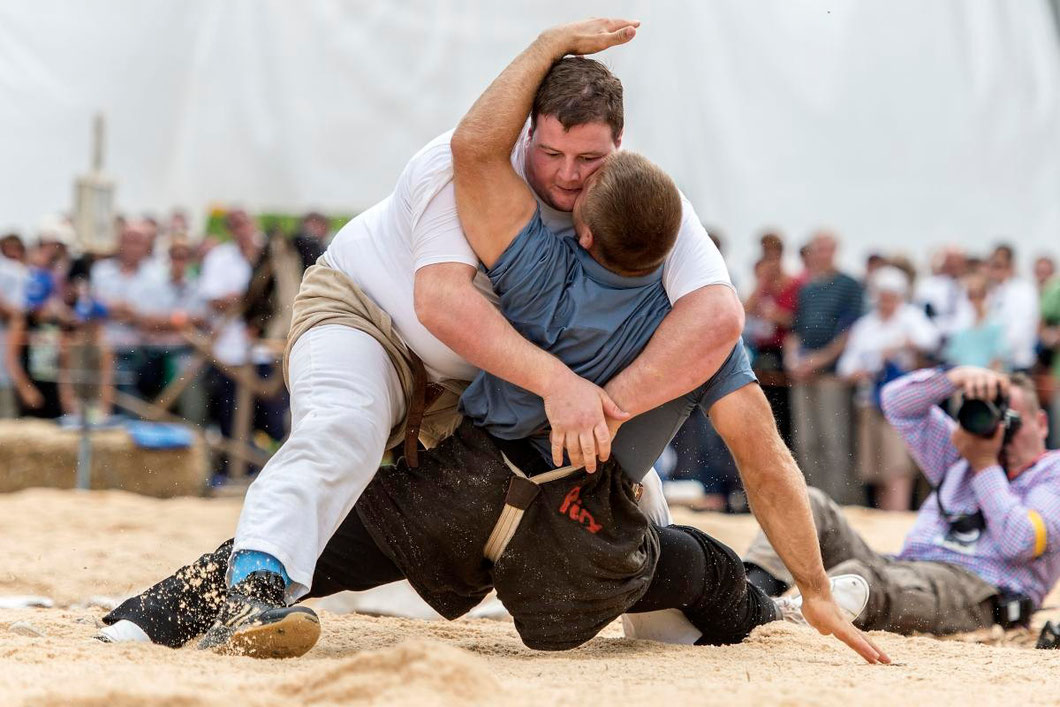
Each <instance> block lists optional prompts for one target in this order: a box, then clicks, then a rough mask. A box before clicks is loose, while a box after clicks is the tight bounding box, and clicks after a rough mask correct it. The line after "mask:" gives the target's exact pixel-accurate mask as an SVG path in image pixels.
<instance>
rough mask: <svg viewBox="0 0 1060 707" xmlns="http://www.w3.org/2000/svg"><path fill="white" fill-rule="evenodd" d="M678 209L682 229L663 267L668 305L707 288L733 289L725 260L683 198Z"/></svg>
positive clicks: (690, 205)
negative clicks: (712, 286) (717, 286)
mask: <svg viewBox="0 0 1060 707" xmlns="http://www.w3.org/2000/svg"><path fill="white" fill-rule="evenodd" d="M681 208H682V215H681V230H680V231H678V233H677V242H676V243H675V244H674V248H673V250H671V251H670V255H669V256H667V258H666V262H665V263H664V264H663V286H664V287H665V288H666V295H667V296H668V297H669V298H670V303H671V304H673V303H674V302H676V301H677V300H679V299H681V298H682V297H684V296H685V295H687V294H688V293H690V292H694V291H695V290H698V289H699V288H701V287H706V286H707V285H726V286H727V287H732V280H731V279H730V278H729V271H728V269H727V268H726V267H725V260H724V258H722V257H721V253H720V252H719V251H718V247H717V246H715V245H714V241H712V240H710V236H709V235H707V229H705V228H703V224H702V223H700V222H699V216H698V215H697V214H696V211H695V209H694V208H692V204H691V203H689V201H688V199H686V198H685V197H684V195H682V196H681Z"/></svg>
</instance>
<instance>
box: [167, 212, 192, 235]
mask: <svg viewBox="0 0 1060 707" xmlns="http://www.w3.org/2000/svg"><path fill="white" fill-rule="evenodd" d="M190 225H191V224H190V222H189V221H188V214H187V212H186V211H184V210H183V209H173V210H172V211H171V212H170V213H169V223H167V224H166V233H168V234H170V235H183V236H187V235H189V234H190Z"/></svg>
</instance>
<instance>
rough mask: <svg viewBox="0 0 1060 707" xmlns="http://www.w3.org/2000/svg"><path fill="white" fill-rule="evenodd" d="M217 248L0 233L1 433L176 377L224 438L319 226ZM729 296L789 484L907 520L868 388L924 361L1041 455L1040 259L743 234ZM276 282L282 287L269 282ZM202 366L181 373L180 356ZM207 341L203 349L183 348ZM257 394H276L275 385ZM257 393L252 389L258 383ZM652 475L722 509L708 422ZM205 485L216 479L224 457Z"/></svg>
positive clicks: (131, 236)
mask: <svg viewBox="0 0 1060 707" xmlns="http://www.w3.org/2000/svg"><path fill="white" fill-rule="evenodd" d="M224 224H225V231H226V236H227V237H226V238H224V239H218V238H215V237H213V236H207V237H204V238H195V237H194V235H195V234H192V233H189V223H188V219H187V217H186V216H185V215H184V214H183V213H182V212H180V211H174V212H173V213H172V214H171V215H170V217H169V218H168V219H166V220H165V221H163V222H159V221H158V220H156V219H154V218H150V217H143V218H138V219H124V218H120V217H119V218H118V219H117V221H116V224H115V229H116V233H117V234H118V235H117V245H116V248H115V249H114V252H113V253H103V254H97V253H80V252H78V251H77V248H76V245H75V243H76V239H75V234H74V231H73V228H72V226H71V225H70V223H69V222H68V221H66V220H64V219H61V218H48V219H45V220H43V221H42V222H41V224H40V225H39V227H38V228H37V230H36V233H35V234H34V236H35V237H34V238H33V239H31V240H28V241H27V240H24V239H23V238H21V237H20V236H19V235H18V234H15V233H10V234H8V235H5V236H3V237H2V238H0V256H2V257H0V418H10V417H18V416H28V417H42V418H60V417H62V416H64V415H70V416H75V417H76V416H78V415H87V416H90V417H91V418H92V419H94V420H96V421H100V420H106V419H107V418H108V417H109V416H110V415H111V414H112V413H114V412H124V413H126V414H129V413H133V412H135V410H131V409H130V402H129V401H130V396H131V397H132V398H136V399H138V400H141V401H154V400H156V399H157V398H158V396H159V395H160V394H161V393H162V391H163V390H165V389H166V387H167V386H168V385H169V384H171V383H173V382H174V381H175V380H179V379H182V378H188V377H191V378H193V380H192V381H190V384H189V385H186V386H183V391H182V392H181V394H180V395H179V397H178V398H177V399H176V401H175V404H176V412H177V413H179V415H180V416H181V417H183V418H185V419H187V420H189V421H191V422H193V423H196V424H199V425H203V426H206V427H207V428H208V429H211V428H212V429H214V430H216V431H217V432H218V433H219V434H220V435H222V436H224V437H232V435H233V432H234V430H233V425H234V421H235V417H236V415H235V407H236V404H237V399H238V398H239V393H238V386H237V379H238V378H239V373H240V372H246V371H252V372H253V374H254V375H255V376H256V377H257V379H258V380H261V381H268V380H270V379H273V378H275V377H276V376H278V375H279V367H278V363H277V361H278V360H279V358H278V354H279V353H280V352H282V342H283V339H284V338H285V336H286V328H287V323H288V322H287V321H286V319H285V317H284V312H285V306H284V304H285V302H286V303H287V304H289V302H290V300H291V299H292V298H293V295H294V292H295V291H296V289H295V288H296V287H297V276H298V275H300V273H301V271H302V270H304V269H305V267H308V265H310V264H312V263H313V262H315V261H316V259H317V258H318V257H319V256H320V255H321V253H323V251H324V249H325V247H326V245H327V242H328V239H329V236H330V233H329V225H330V224H329V220H328V219H327V218H326V217H324V216H323V215H321V214H319V213H310V214H307V215H306V216H305V217H304V218H303V219H302V220H301V223H300V225H299V227H298V229H297V231H296V232H295V233H290V234H288V233H281V232H273V233H269V234H265V233H263V232H262V230H261V228H260V226H259V224H258V223H257V222H256V220H255V219H254V218H252V217H251V216H250V215H248V214H247V213H246V212H245V211H242V210H239V209H235V210H232V211H229V212H228V213H227V214H226V215H225V218H224ZM760 246H761V251H760V254H759V256H758V258H757V261H756V262H755V264H754V271H753V273H754V279H753V284H752V285H751V286H750V287H748V288H747V297H746V299H745V301H744V305H745V309H746V314H747V318H746V322H747V324H746V329H745V332H744V343H745V345H746V346H747V348H748V351H749V353H750V354H751V358H752V362H753V367H754V370H755V373H756V374H757V376H758V379H759V381H760V383H761V384H762V387H763V390H764V391H765V393H766V396H767V398H768V399H769V402H770V405H771V406H772V408H773V412H774V415H775V417H776V421H777V425H778V427H779V428H780V432H781V435H782V436H783V438H784V439H785V441H786V442H787V443H788V444H789V446H790V447H791V448H792V450H793V451H794V452H795V455H796V458H797V460H798V462H799V464H800V466H801V468H802V469H803V471H804V473H805V475H806V479H807V482H808V483H809V484H810V485H812V486H816V487H818V488H820V489H822V490H823V491H824V492H825V493H826V494H828V496H830V497H831V498H833V499H835V500H836V501H838V502H840V503H844V504H862V503H863V504H868V505H874V506H877V507H880V508H884V509H891V510H905V509H909V508H910V507H912V504H913V502H914V500H915V499H916V498H917V497H918V494H920V495H922V492H923V489H922V488H921V489H918V488H917V480H918V479H919V478H920V477H919V474H918V469H917V468H916V465H915V464H914V462H913V459H912V458H911V456H910V455H909V453H908V451H907V450H906V448H905V446H904V445H903V443H902V440H901V439H900V438H899V436H898V435H897V433H896V432H895V430H894V429H893V428H892V427H891V426H890V425H889V423H888V422H887V421H886V420H885V419H884V417H883V414H882V413H881V410H880V389H881V387H882V386H883V385H884V384H886V383H887V382H889V381H891V380H893V379H895V378H897V377H899V376H901V375H902V374H904V373H907V372H909V371H912V370H914V369H916V368H920V367H923V366H928V365H940V364H944V365H955V366H956V365H975V366H982V367H988V368H992V369H994V370H997V371H1004V372H1017V371H1019V372H1025V373H1028V374H1030V375H1031V376H1032V377H1033V380H1034V381H1035V382H1036V384H1037V387H1038V394H1039V397H1040V399H1041V400H1042V401H1043V402H1044V403H1045V404H1046V406H1047V407H1048V408H1050V409H1049V415H1050V425H1051V432H1050V446H1052V447H1055V446H1057V444H1058V443H1060V353H1058V349H1060V277H1058V276H1057V274H1056V263H1055V261H1054V259H1053V258H1052V257H1050V256H1047V255H1042V256H1040V257H1038V258H1037V259H1036V260H1035V261H1034V266H1033V272H1032V273H1031V274H1030V275H1031V276H1030V277H1024V276H1022V275H1021V273H1020V272H1019V271H1018V268H1017V266H1016V253H1015V252H1014V249H1013V248H1012V247H1011V246H1009V245H1005V244H1001V245H998V246H996V247H995V248H994V249H993V250H992V251H991V252H990V253H989V255H987V256H986V257H978V256H976V255H972V254H968V253H966V252H964V251H963V250H962V249H960V248H957V247H947V248H944V249H942V250H940V251H939V252H937V253H935V254H934V257H933V259H932V261H931V266H930V270H929V271H928V272H924V273H918V272H917V271H916V269H915V267H914V266H913V264H912V262H911V261H910V260H909V259H908V258H905V257H903V256H899V255H890V256H888V255H885V254H882V253H877V254H873V255H870V256H869V257H868V258H867V260H866V263H865V268H864V272H863V273H859V274H857V275H855V274H852V273H845V272H843V271H842V270H841V269H840V268H839V267H838V266H837V257H836V256H837V250H838V248H839V241H838V238H837V237H836V236H835V235H834V234H832V233H829V232H824V231H822V232H818V233H816V234H814V235H813V237H812V238H811V239H810V240H809V241H808V242H807V243H806V244H805V245H804V246H803V247H802V248H801V249H800V250H799V253H798V255H799V259H800V261H801V268H800V269H799V271H797V272H790V271H789V270H788V268H787V263H786V261H785V243H784V240H783V238H782V237H781V236H780V235H779V234H777V233H774V232H768V233H765V234H764V235H762V237H761V239H760ZM285 270H286V271H293V272H295V280H294V281H293V283H292V282H291V281H290V277H288V278H287V281H286V283H285V281H284V277H282V272H284V271H285ZM196 340H197V341H199V344H200V345H199V350H201V349H203V348H204V347H205V348H206V349H207V351H208V354H209V355H208V356H206V365H201V366H200V365H197V364H196V352H197V349H196V347H195V346H194V345H193V344H194V342H195V341H196ZM202 342H206V343H202ZM274 382H275V381H274ZM266 387H267V386H266ZM251 400H252V402H253V411H252V420H251V430H252V431H253V432H254V436H255V439H256V440H257V443H258V446H260V447H263V448H265V449H266V450H268V449H269V448H271V447H274V446H275V445H276V444H277V443H278V442H279V441H281V440H282V439H283V437H284V436H285V435H286V432H287V424H288V422H287V417H288V416H287V406H288V401H287V398H286V394H285V392H284V391H283V388H282V386H280V385H273V386H272V387H271V389H269V392H268V394H260V391H259V394H258V395H257V396H256V397H252V398H251ZM673 450H674V452H675V454H674V455H672V458H671V459H670V461H669V463H666V462H665V460H664V465H665V466H669V467H671V473H670V476H671V478H676V479H685V480H696V481H698V482H700V483H701V484H702V486H703V487H704V489H705V490H706V492H707V495H706V496H705V497H704V501H703V504H704V507H706V508H711V509H723V508H726V507H728V508H730V509H732V508H737V509H738V508H740V505H741V504H740V503H739V502H738V501H736V502H734V499H738V497H739V481H738V476H737V471H736V468H735V465H734V464H733V463H732V460H731V457H729V456H728V454H727V451H726V450H725V448H724V444H723V443H721V441H720V439H719V438H718V437H717V434H716V433H715V432H714V431H713V429H712V427H711V426H710V422H709V420H707V419H706V418H705V417H704V416H702V415H697V416H695V417H693V418H692V419H691V420H690V421H689V423H688V424H687V425H686V426H685V428H684V429H682V430H681V432H679V434H678V436H677V438H676V439H675V442H674V445H673ZM215 472H216V474H217V476H216V480H218V481H223V480H224V479H225V476H226V474H227V473H228V462H227V459H226V457H225V455H223V454H222V455H219V456H218V458H217V462H216V465H215Z"/></svg>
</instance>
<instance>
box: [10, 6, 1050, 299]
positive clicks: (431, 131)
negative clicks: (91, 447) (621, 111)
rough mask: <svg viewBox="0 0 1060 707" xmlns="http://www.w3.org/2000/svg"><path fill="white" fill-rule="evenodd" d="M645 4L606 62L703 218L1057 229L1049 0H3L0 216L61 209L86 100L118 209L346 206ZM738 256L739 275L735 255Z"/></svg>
mask: <svg viewBox="0 0 1060 707" xmlns="http://www.w3.org/2000/svg"><path fill="white" fill-rule="evenodd" d="M591 14H598V15H600V14H612V15H615V14H626V15H628V16H634V17H637V18H639V19H641V20H642V21H643V23H644V24H643V27H642V30H641V33H640V35H639V36H638V37H637V39H636V40H635V41H634V42H633V43H632V44H630V45H628V46H625V47H620V48H617V49H614V50H611V51H610V52H608V53H607V54H606V55H604V57H603V58H604V60H605V61H606V62H607V63H608V64H609V65H610V66H612V68H613V69H614V70H615V72H616V73H617V74H618V75H619V76H620V77H621V78H622V80H623V82H624V83H625V87H626V111H627V125H628V128H627V145H628V146H630V147H633V148H634V149H638V150H640V151H642V152H644V153H645V154H647V155H648V156H649V157H651V158H652V159H654V160H655V161H657V162H658V163H660V164H661V165H662V166H663V167H665V168H666V169H668V170H669V171H670V172H671V174H673V175H674V177H675V178H676V180H677V182H678V183H679V185H680V186H681V187H682V189H683V190H684V191H685V192H686V193H687V194H688V196H689V197H690V198H691V199H692V201H693V203H694V204H695V205H696V207H697V209H698V211H699V213H700V215H701V217H702V218H703V219H704V220H705V221H706V222H707V223H708V224H712V225H716V226H719V227H720V228H721V230H722V231H723V232H724V233H725V234H726V236H727V240H728V242H729V245H730V250H729V254H730V261H731V263H732V264H733V269H734V271H735V272H736V273H737V274H743V273H745V272H746V270H747V268H748V266H749V264H750V259H751V258H752V257H753V255H754V252H755V247H756V246H755V240H756V235H757V233H758V232H759V231H760V230H761V229H762V228H763V227H765V226H776V227H778V228H780V229H781V230H782V231H783V232H784V233H786V234H787V235H788V236H789V242H792V243H795V244H797V243H800V242H802V241H803V240H804V239H805V238H806V236H807V234H808V232H809V231H810V229H812V228H814V227H816V226H819V225H827V226H830V227H832V228H834V229H835V230H836V231H837V232H838V233H839V234H840V236H841V238H842V239H843V259H844V261H845V262H846V263H849V264H859V263H860V259H861V258H862V257H863V255H864V254H865V253H867V252H868V251H870V250H873V249H883V250H886V251H889V252H893V251H904V252H906V253H908V254H909V255H911V256H913V257H914V258H916V259H918V260H920V261H921V262H923V260H924V257H925V254H926V252H927V250H928V249H929V248H930V247H932V246H934V245H938V244H941V243H943V242H948V241H959V242H961V243H964V244H966V245H968V246H969V247H971V248H976V249H982V248H985V247H986V246H988V245H989V244H990V243H991V242H993V241H995V240H997V239H999V238H1006V239H1010V240H1011V241H1013V242H1014V243H1016V244H1017V245H1018V246H1019V248H1020V250H1021V256H1023V258H1022V259H1023V260H1024V261H1026V260H1027V259H1028V258H1029V257H1030V256H1032V255H1034V254H1036V253H1038V252H1039V251H1043V250H1044V251H1048V250H1052V251H1053V252H1056V251H1057V250H1058V249H1060V51H1058V41H1057V29H1056V25H1055V23H1054V20H1053V15H1052V14H1051V12H1050V9H1049V7H1048V4H1047V2H1046V0H1011V1H1010V2H997V1H994V0H935V1H933V2H923V1H922V0H900V1H896V0H843V1H842V2H823V1H819V0H801V1H795V0H758V1H755V2H750V1H748V0H713V1H710V2H704V1H703V0H686V1H683V2H682V1H678V0H672V1H658V2H648V1H647V0H643V1H639V2H638V1H635V0H626V1H624V2H602V1H600V2H582V3H570V2H567V1H563V0H527V1H526V2H519V3H514V2H506V3H495V2H486V1H484V0H466V1H464V2H460V1H458V0H448V1H438V0H414V1H409V2H385V1H382V0H379V1H369V0H363V1H360V2H338V1H337V0H318V1H315V2H297V3H296V2H280V1H279V0H277V1H273V2H263V1H259V0H181V1H180V2H163V1H162V0H94V1H93V2H91V3H83V2H76V1H75V0H67V1H66V2H61V1H58V0H6V2H4V3H3V4H2V5H0V146H2V148H3V149H2V154H3V166H4V172H5V177H4V179H3V187H2V189H0V227H4V226H7V225H10V226H13V227H16V228H19V229H22V230H23V231H24V232H29V231H31V230H32V226H33V224H34V223H35V222H36V221H37V219H38V218H39V217H40V216H41V215H42V214H44V213H47V212H55V211H63V210H68V209H69V208H70V207H71V200H72V183H73V178H74V177H75V175H77V174H80V173H83V172H84V171H85V170H86V169H87V167H88V160H89V141H90V121H91V116H92V114H93V113H94V112H96V111H97V110H102V111H103V112H104V113H105V114H106V116H107V119H108V125H109V133H110V135H109V140H108V143H109V144H108V161H107V169H108V172H110V173H111V174H112V175H113V176H114V177H115V178H116V179H117V180H118V184H119V188H118V203H119V206H120V208H121V209H122V210H124V211H126V212H133V213H135V212H138V211H142V210H150V211H154V212H157V213H164V212H165V211H166V210H168V209H169V208H170V207H171V206H174V205H180V206H184V207H187V208H190V209H191V210H192V211H193V212H199V213H201V212H202V210H203V209H205V208H206V207H207V206H208V205H209V204H210V203H214V202H222V203H226V202H239V203H242V204H245V205H248V206H250V207H253V208H278V209H289V210H301V209H303V208H307V207H318V208H324V209H332V210H341V211H346V212H349V211H356V210H359V209H363V208H365V207H366V206H369V205H371V204H372V203H373V202H374V201H376V200H378V199H379V198H381V197H383V196H385V195H386V193H387V192H388V190H389V189H390V186H391V184H392V183H393V181H394V179H395V178H396V176H397V174H398V173H399V171H400V169H401V167H402V165H403V164H404V162H405V160H406V159H407V158H408V157H409V156H410V155H411V154H412V153H413V152H414V151H415V150H416V149H417V148H418V147H419V146H420V145H422V144H423V143H424V142H426V141H427V140H429V139H430V138H431V137H433V136H434V135H435V134H437V133H439V132H441V131H443V130H445V129H447V128H449V127H451V126H452V125H453V124H454V123H455V122H456V121H457V120H458V118H459V117H460V115H461V114H462V113H463V111H464V110H465V108H466V107H467V106H468V105H470V103H471V101H472V100H473V99H474V98H475V96H476V95H477V94H478V92H479V91H480V90H481V89H482V88H483V87H484V86H485V85H486V84H487V83H488V81H489V80H490V79H491V78H492V77H493V76H494V75H495V74H496V73H497V72H499V71H500V69H501V68H502V67H503V66H504V65H505V64H506V63H507V61H508V60H509V59H510V58H511V57H512V56H514V54H515V53H516V52H518V51H519V50H520V49H521V48H522V47H523V46H524V45H525V44H526V43H528V42H529V41H530V40H531V39H532V38H533V37H534V36H535V35H536V33H537V32H538V31H539V30H540V29H542V28H543V27H545V26H547V25H550V24H554V23H557V22H560V21H566V20H569V19H576V18H579V17H581V16H587V15H591ZM745 279H746V276H745Z"/></svg>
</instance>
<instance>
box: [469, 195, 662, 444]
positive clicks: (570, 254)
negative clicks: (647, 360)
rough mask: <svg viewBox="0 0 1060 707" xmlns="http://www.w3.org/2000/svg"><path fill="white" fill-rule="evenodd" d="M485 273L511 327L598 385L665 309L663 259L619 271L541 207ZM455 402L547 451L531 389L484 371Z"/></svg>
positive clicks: (644, 339) (543, 420)
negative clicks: (553, 224) (544, 217)
mask: <svg viewBox="0 0 1060 707" xmlns="http://www.w3.org/2000/svg"><path fill="white" fill-rule="evenodd" d="M486 274H487V275H489V278H490V282H491V283H492V284H493V290H494V292H496V293H497V296H498V297H499V298H500V305H501V311H502V312H503V313H504V316H505V318H506V319H507V320H508V321H509V322H511V324H512V326H514V327H515V329H516V331H518V332H519V333H520V334H522V335H523V336H525V337H526V338H527V339H529V340H530V341H532V342H533V343H534V344H536V345H537V346H539V347H541V348H542V349H544V350H546V351H548V352H549V353H551V354H552V355H554V356H556V357H557V358H558V359H559V360H561V361H563V363H565V364H566V365H567V366H568V367H569V368H570V369H571V370H572V371H574V372H575V373H577V374H578V375H579V376H581V377H582V378H585V379H587V380H590V381H593V382H594V383H596V384H598V385H602V384H604V383H606V382H607V381H608V380H610V379H611V378H612V377H614V376H615V375H616V374H618V373H619V372H621V371H622V369H624V368H625V367H626V366H628V365H629V364H630V363H632V362H633V360H634V359H636V358H637V356H638V355H639V354H640V352H641V351H642V350H643V349H644V347H645V346H646V345H647V344H648V340H649V339H650V338H651V335H652V334H653V333H655V330H656V329H657V328H658V326H659V323H660V322H661V321H662V320H663V317H665V316H666V315H667V313H668V312H669V311H670V300H669V299H668V298H667V296H666V291H665V290H664V289H663V283H662V268H661V267H659V268H658V269H656V270H655V271H654V272H652V273H650V274H648V275H642V276H639V277H626V276H623V275H617V274H615V273H613V272H611V271H610V270H608V269H607V268H605V267H604V266H603V265H600V263H598V262H596V261H595V260H593V257H592V256H591V255H589V253H588V252H587V251H586V250H585V249H584V248H582V247H581V246H580V245H578V242H577V241H576V240H574V239H573V238H564V237H561V236H558V235H556V234H555V233H553V232H552V231H550V230H549V229H548V227H546V226H545V224H544V223H543V222H542V221H541V212H540V210H538V211H537V212H535V213H534V217H533V218H532V219H531V220H530V222H529V223H528V224H527V225H526V227H525V228H524V229H523V230H522V231H521V232H520V233H519V235H518V236H516V238H515V240H514V241H512V243H511V245H509V246H508V248H507V250H505V251H504V253H502V254H501V257H500V258H499V259H498V260H497V262H496V263H495V264H494V265H493V267H492V268H490V269H489V270H487V271H486ZM460 405H461V411H462V412H463V413H464V415H466V416H467V417H468V418H470V419H471V420H472V421H473V422H474V423H475V424H477V425H479V426H480V427H483V428H485V429H486V430H488V431H489V433H490V434H492V435H494V436H495V437H499V438H501V439H524V438H534V442H535V444H536V446H537V447H538V448H539V449H540V450H541V451H542V453H543V454H545V455H546V456H550V452H549V449H550V447H549V444H548V437H547V432H546V429H547V428H546V426H547V424H548V418H547V417H546V415H545V405H544V402H543V401H542V399H541V398H540V397H539V396H537V395H535V394H534V393H531V392H530V391H528V390H525V389H523V388H520V387H519V386H517V385H513V384H512V383H509V382H508V381H505V380H502V379H500V378H497V377H496V376H493V375H490V374H489V373H486V372H484V371H483V372H481V373H479V374H478V376H476V377H475V379H474V380H473V381H471V385H470V386H468V388H467V390H465V391H464V394H463V396H462V397H461V399H460Z"/></svg>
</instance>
